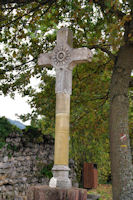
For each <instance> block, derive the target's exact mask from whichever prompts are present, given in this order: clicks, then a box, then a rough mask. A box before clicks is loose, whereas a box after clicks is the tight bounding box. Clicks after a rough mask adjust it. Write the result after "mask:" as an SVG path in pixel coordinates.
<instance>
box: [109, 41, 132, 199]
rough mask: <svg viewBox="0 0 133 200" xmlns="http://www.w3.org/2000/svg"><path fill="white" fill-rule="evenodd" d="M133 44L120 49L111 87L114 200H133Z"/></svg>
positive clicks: (111, 148)
mask: <svg viewBox="0 0 133 200" xmlns="http://www.w3.org/2000/svg"><path fill="white" fill-rule="evenodd" d="M132 69H133V46H129V45H125V46H123V47H121V48H120V50H119V53H118V56H117V60H116V63H115V66H114V71H113V75H112V80H111V87H110V104H111V105H110V121H109V126H110V156H111V171H112V186H113V200H133V166H132V156H131V149H130V141H129V128H128V109H129V102H128V86H129V81H130V76H131V70H132Z"/></svg>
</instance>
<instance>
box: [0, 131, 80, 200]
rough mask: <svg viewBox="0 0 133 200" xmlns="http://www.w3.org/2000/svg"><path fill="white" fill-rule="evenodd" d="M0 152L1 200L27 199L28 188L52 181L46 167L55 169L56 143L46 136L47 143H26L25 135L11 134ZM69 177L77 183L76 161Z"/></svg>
mask: <svg viewBox="0 0 133 200" xmlns="http://www.w3.org/2000/svg"><path fill="white" fill-rule="evenodd" d="M6 142H7V144H6V145H5V146H4V147H3V148H2V149H0V200H26V193H27V190H28V188H29V186H32V185H45V184H48V182H49V171H47V170H46V169H47V167H51V166H53V157H54V156H53V152H54V140H53V138H51V137H50V136H44V142H43V143H40V144H34V143H31V142H27V139H25V138H24V137H23V135H16V134H12V135H11V136H10V137H8V138H7V139H6ZM70 165H71V166H70V167H71V175H70V178H72V179H73V180H76V178H75V177H76V175H75V173H74V169H73V167H74V162H73V161H71V162H70Z"/></svg>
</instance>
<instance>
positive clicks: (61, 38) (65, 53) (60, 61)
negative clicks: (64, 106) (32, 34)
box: [38, 27, 92, 95]
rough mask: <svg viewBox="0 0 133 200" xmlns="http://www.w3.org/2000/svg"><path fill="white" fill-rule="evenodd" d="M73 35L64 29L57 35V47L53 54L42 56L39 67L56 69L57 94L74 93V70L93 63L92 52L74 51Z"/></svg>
mask: <svg viewBox="0 0 133 200" xmlns="http://www.w3.org/2000/svg"><path fill="white" fill-rule="evenodd" d="M72 47H73V34H72V32H71V30H69V29H68V28H65V27H62V28H61V29H60V30H59V31H58V33H57V45H56V46H55V48H54V49H53V51H52V52H49V53H44V54H40V56H39V59H38V64H39V65H51V66H53V67H55V69H56V87H55V92H56V93H65V94H70V95H71V93H72V70H73V68H74V67H75V65H76V64H79V63H84V62H88V61H91V59H92V52H91V51H90V50H89V49H87V48H79V49H73V48H72Z"/></svg>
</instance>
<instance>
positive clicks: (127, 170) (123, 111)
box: [0, 0, 133, 200]
mask: <svg viewBox="0 0 133 200" xmlns="http://www.w3.org/2000/svg"><path fill="white" fill-rule="evenodd" d="M8 2H10V4H8V3H7V1H2V2H1V8H2V10H1V19H2V20H1V28H2V31H1V37H2V42H3V45H4V50H3V51H2V53H3V55H2V56H1V62H2V67H1V69H0V70H1V71H0V73H1V85H0V89H1V91H3V93H4V94H6V93H7V92H10V91H14V90H16V89H18V90H19V91H21V92H22V94H23V95H29V94H30V95H31V94H32V93H33V90H32V88H31V87H28V86H27V85H28V83H29V82H30V77H31V76H37V77H41V78H42V80H43V79H44V80H45V81H46V79H47V77H48V76H47V74H46V71H47V70H46V68H40V67H38V66H37V64H36V59H37V57H38V54H39V53H40V52H41V51H49V50H50V49H52V45H54V43H53V41H54V40H55V31H54V30H55V29H57V25H58V24H59V23H60V22H63V21H65V22H67V26H69V28H71V29H72V31H73V32H74V37H75V38H74V46H75V47H79V46H80V47H81V46H86V47H88V48H90V49H95V51H94V55H95V56H94V60H93V62H92V64H89V65H87V67H88V69H91V70H92V71H93V70H94V71H96V70H97V67H99V68H100V70H101V72H102V70H103V69H104V70H105V72H106V71H108V70H112V77H111V85H110V86H109V87H108V93H109V96H110V120H109V132H110V152H111V163H112V164H111V170H112V177H113V199H114V200H119V199H120V200H124V199H132V198H133V192H132V191H133V180H132V177H133V175H132V174H133V171H132V159H131V151H130V142H129V128H128V109H129V105H128V104H129V103H128V91H129V86H132V81H130V80H131V71H132V69H133V64H132V63H133V58H132V53H133V2H132V0H121V1H119V0H117V1H113V0H108V1H107V0H100V1H97V0H90V1H88V0H84V1H79V0H75V1H73V0H71V1H62V0H58V1H36V2H34V1H27V3H26V1H23V4H21V2H22V1H18V4H17V3H15V1H8ZM44 2H45V3H44ZM48 2H50V3H48ZM12 3H13V4H12ZM43 3H44V4H43ZM38 6H39V7H38ZM13 10H14V11H13ZM7 16H8V17H7ZM51 29H52V30H53V32H49V31H50V30H51ZM11 34H12V37H11ZM24 40H25V41H24ZM101 52H103V53H102V54H101ZM105 58H106V63H105V60H104V59H105ZM96 59H97V62H98V64H97V65H96V66H95V65H94V64H95V63H96ZM30 62H31V63H32V65H30V68H29V66H28V65H29V63H30ZM102 66H104V67H105V68H104V67H102ZM80 68H81V66H79V69H80ZM99 68H98V69H99ZM49 70H50V69H49ZM88 71H89V72H90V70H88ZM75 73H76V72H75ZM86 73H87V72H86ZM97 77H98V76H97ZM97 84H99V83H97ZM91 86H92V83H91ZM92 88H93V86H92ZM90 89H91V88H89V87H88V92H89V90H90ZM106 93H107V89H106ZM103 97H105V98H104V99H105V100H106V97H107V96H106V95H104V96H103ZM101 98H102V97H101ZM37 111H39V112H40V109H38V110H37ZM44 114H45V111H44ZM80 114H81V113H80Z"/></svg>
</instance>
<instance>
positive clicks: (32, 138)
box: [23, 126, 43, 143]
mask: <svg viewBox="0 0 133 200" xmlns="http://www.w3.org/2000/svg"><path fill="white" fill-rule="evenodd" d="M23 137H24V138H25V139H26V142H32V143H38V142H42V141H43V135H42V132H41V131H40V130H39V129H38V128H36V127H33V126H27V127H26V129H25V130H24V131H23Z"/></svg>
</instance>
